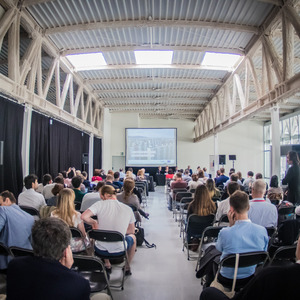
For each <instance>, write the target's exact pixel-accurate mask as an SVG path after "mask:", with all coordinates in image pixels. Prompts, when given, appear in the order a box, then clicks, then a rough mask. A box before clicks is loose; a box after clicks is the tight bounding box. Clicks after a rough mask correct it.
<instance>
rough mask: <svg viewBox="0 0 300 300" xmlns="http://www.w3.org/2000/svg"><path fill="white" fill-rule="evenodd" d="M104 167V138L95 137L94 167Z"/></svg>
mask: <svg viewBox="0 0 300 300" xmlns="http://www.w3.org/2000/svg"><path fill="white" fill-rule="evenodd" d="M101 168H102V140H101V139H98V138H96V137H94V169H101Z"/></svg>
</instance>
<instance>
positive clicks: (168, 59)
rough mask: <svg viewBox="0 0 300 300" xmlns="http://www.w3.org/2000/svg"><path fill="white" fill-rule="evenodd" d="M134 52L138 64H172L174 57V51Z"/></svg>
mask: <svg viewBox="0 0 300 300" xmlns="http://www.w3.org/2000/svg"><path fill="white" fill-rule="evenodd" d="M134 54H135V61H136V64H138V65H170V64H172V59H173V51H158V50H155V51H153V50H145V51H144V50H141V51H134Z"/></svg>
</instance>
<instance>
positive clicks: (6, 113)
mask: <svg viewBox="0 0 300 300" xmlns="http://www.w3.org/2000/svg"><path fill="white" fill-rule="evenodd" d="M23 119H24V106H22V105H19V104H17V103H13V102H11V101H8V100H6V99H5V98H3V97H2V96H0V141H4V153H3V165H2V166H0V191H4V190H9V191H10V192H12V193H13V194H14V195H15V196H16V197H17V196H18V195H19V193H21V191H22V188H23V171H22V156H21V152H22V129H23Z"/></svg>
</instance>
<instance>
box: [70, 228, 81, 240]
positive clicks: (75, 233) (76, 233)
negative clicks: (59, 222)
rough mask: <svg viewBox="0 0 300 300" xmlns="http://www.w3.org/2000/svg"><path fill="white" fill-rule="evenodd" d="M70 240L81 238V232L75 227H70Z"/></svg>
mask: <svg viewBox="0 0 300 300" xmlns="http://www.w3.org/2000/svg"><path fill="white" fill-rule="evenodd" d="M70 231H71V234H72V238H76V237H80V238H83V235H82V232H81V231H80V230H79V229H78V228H76V227H70Z"/></svg>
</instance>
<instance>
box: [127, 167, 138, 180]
mask: <svg viewBox="0 0 300 300" xmlns="http://www.w3.org/2000/svg"><path fill="white" fill-rule="evenodd" d="M127 171H130V172H131V176H132V178H133V179H134V180H136V175H135V174H134V173H133V169H132V168H128V169H127Z"/></svg>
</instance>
